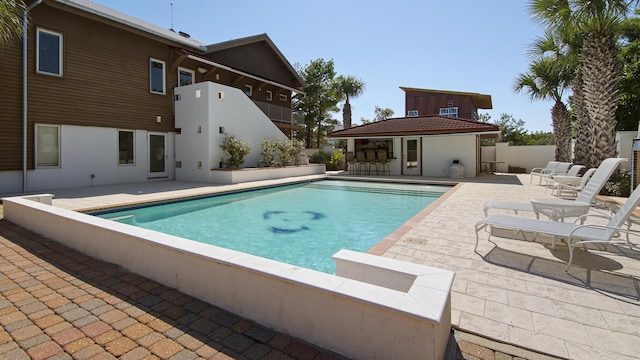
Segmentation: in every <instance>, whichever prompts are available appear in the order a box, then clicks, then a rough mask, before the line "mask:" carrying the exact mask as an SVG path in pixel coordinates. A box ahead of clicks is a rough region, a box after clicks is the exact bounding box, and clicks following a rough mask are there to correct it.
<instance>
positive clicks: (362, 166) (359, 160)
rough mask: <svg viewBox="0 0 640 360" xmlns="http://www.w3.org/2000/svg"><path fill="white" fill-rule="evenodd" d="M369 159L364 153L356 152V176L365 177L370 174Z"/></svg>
mask: <svg viewBox="0 0 640 360" xmlns="http://www.w3.org/2000/svg"><path fill="white" fill-rule="evenodd" d="M368 171H369V169H368V166H367V159H366V158H365V156H364V151H356V175H363V174H364V173H366V172H368Z"/></svg>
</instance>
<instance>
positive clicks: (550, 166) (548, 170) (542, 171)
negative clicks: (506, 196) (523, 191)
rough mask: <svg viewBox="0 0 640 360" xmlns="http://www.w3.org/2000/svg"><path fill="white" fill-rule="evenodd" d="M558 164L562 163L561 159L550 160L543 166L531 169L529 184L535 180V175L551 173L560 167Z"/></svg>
mask: <svg viewBox="0 0 640 360" xmlns="http://www.w3.org/2000/svg"><path fill="white" fill-rule="evenodd" d="M558 164H560V162H559V161H549V162H548V163H547V165H546V166H545V167H543V168H541V167H537V168H533V169H531V171H530V172H529V175H530V178H529V184H531V181H533V177H534V176H540V175H542V174H551V173H552V172H553V171H554V170H555V169H556V168H557V167H558Z"/></svg>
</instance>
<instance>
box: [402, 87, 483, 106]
mask: <svg viewBox="0 0 640 360" xmlns="http://www.w3.org/2000/svg"><path fill="white" fill-rule="evenodd" d="M400 89H402V90H404V91H405V92H407V91H418V92H424V93H438V94H452V95H466V96H471V97H472V98H473V101H474V102H476V106H477V105H478V104H477V103H478V101H476V100H485V101H488V102H489V106H490V107H479V106H478V109H493V103H492V101H491V95H488V94H480V93H473V92H465V91H451V90H435V89H420V88H412V87H406V86H400Z"/></svg>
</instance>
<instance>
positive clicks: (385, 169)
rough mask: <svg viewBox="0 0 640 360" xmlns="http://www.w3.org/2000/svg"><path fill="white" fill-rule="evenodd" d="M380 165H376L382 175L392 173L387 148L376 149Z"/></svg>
mask: <svg viewBox="0 0 640 360" xmlns="http://www.w3.org/2000/svg"><path fill="white" fill-rule="evenodd" d="M376 155H377V159H378V165H377V167H376V169H377V171H378V172H381V173H382V175H385V174H386V175H391V169H390V168H389V157H388V156H387V149H380V150H378V151H376Z"/></svg>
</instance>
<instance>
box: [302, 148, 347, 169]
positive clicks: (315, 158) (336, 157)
mask: <svg viewBox="0 0 640 360" xmlns="http://www.w3.org/2000/svg"><path fill="white" fill-rule="evenodd" d="M341 161H342V153H340V152H338V151H336V152H334V153H333V154H332V153H326V152H324V151H318V152H317V153H315V154H313V155H311V157H310V158H309V162H312V163H316V164H325V165H326V166H327V170H338V169H339V168H340V162H341Z"/></svg>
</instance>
